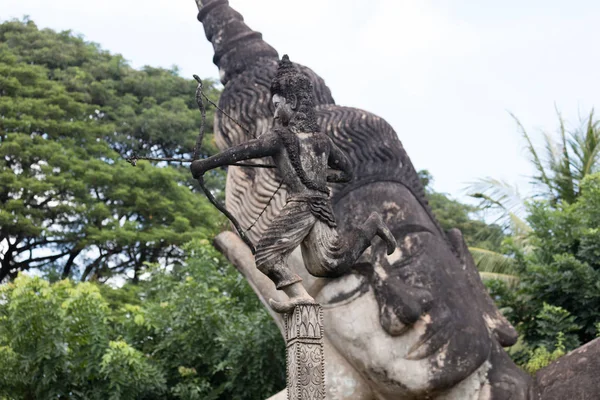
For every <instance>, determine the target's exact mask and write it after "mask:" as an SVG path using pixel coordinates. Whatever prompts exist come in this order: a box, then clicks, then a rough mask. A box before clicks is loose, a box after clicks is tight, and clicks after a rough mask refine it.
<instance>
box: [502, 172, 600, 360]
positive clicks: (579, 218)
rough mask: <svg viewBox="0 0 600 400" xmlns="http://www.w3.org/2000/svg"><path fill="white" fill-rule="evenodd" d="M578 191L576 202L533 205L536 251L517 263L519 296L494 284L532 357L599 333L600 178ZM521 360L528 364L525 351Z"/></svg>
mask: <svg viewBox="0 0 600 400" xmlns="http://www.w3.org/2000/svg"><path fill="white" fill-rule="evenodd" d="M578 188H579V190H578V191H579V195H578V196H577V198H576V199H575V201H574V202H572V203H567V202H558V203H557V202H554V201H552V200H551V199H549V200H538V201H535V202H533V203H531V204H530V205H529V208H528V212H529V215H528V217H527V222H528V224H529V226H531V234H530V238H529V239H530V241H531V243H532V250H531V251H530V252H529V253H527V254H525V255H524V256H523V257H520V258H519V259H518V260H517V262H518V263H519V264H520V269H521V271H522V272H521V274H520V284H519V286H518V288H517V290H516V291H515V290H512V291H507V290H506V288H505V287H504V285H503V284H501V283H498V282H496V283H492V284H490V289H491V292H492V297H493V298H495V299H496V301H497V303H498V305H499V306H500V307H502V308H503V309H505V310H506V311H507V316H508V317H509V319H510V320H511V322H512V323H513V324H514V325H515V326H516V327H517V329H518V330H519V332H520V333H521V334H522V336H523V339H524V346H525V348H526V353H528V354H529V355H531V354H533V353H535V349H538V348H542V347H543V348H544V349H546V350H547V351H550V352H551V351H553V350H554V349H557V348H560V347H561V346H562V348H563V350H564V351H569V350H572V349H574V348H575V347H577V346H578V345H580V344H582V343H586V342H588V341H590V340H592V339H594V338H595V337H596V336H597V335H598V334H600V331H599V330H598V327H599V325H598V321H600V233H599V232H600V231H599V229H598V226H600V173H596V174H591V175H588V176H586V177H585V178H584V179H583V180H582V181H581V182H580V183H579V185H578ZM541 352H542V353H543V351H541ZM538 353H540V351H538ZM519 357H521V360H522V361H523V360H525V361H526V360H527V356H523V354H522V352H521V354H520V355H519Z"/></svg>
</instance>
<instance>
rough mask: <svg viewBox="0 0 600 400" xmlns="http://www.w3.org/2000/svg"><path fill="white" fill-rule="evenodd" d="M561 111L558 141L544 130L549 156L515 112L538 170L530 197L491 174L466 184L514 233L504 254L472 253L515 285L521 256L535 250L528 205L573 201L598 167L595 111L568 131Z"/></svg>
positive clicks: (481, 264) (598, 129)
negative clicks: (579, 124)
mask: <svg viewBox="0 0 600 400" xmlns="http://www.w3.org/2000/svg"><path fill="white" fill-rule="evenodd" d="M557 114H558V119H559V129H558V134H559V141H555V140H554V139H553V137H552V136H551V135H549V134H548V133H545V134H544V138H545V153H546V154H545V156H543V155H542V153H541V152H540V151H539V150H538V149H537V148H536V147H535V146H534V145H533V142H532V140H531V137H530V136H529V134H528V133H527V131H526V130H525V128H524V127H523V125H522V124H521V123H520V121H519V120H518V119H517V118H516V117H515V116H514V115H513V118H514V119H515V121H516V122H517V125H518V128H519V130H520V131H521V133H522V135H523V137H524V139H525V141H526V143H527V146H526V149H527V151H528V152H529V155H530V159H531V162H532V164H533V166H534V168H535V171H536V175H535V176H533V177H532V183H533V185H534V189H535V193H534V195H533V196H532V197H531V198H530V199H524V198H523V197H522V196H521V195H520V194H519V191H518V188H516V187H514V186H512V185H510V184H508V183H506V182H502V181H499V180H497V179H494V178H489V177H488V178H484V179H480V180H479V181H478V182H475V183H474V184H472V185H470V186H469V187H468V188H467V191H468V193H469V194H470V195H471V196H472V197H474V198H476V199H479V200H480V205H479V206H480V207H482V208H484V209H491V210H492V211H495V212H497V215H498V219H497V221H498V223H499V224H500V225H501V226H502V227H503V229H504V230H505V231H506V232H510V238H507V239H506V240H505V246H504V247H503V251H502V252H497V251H480V250H477V249H475V250H474V251H472V253H473V256H474V257H475V259H476V262H477V264H478V267H479V268H480V270H481V271H488V272H493V273H496V274H498V273H499V275H496V276H498V277H501V278H503V279H505V280H506V281H507V282H511V283H513V284H514V283H515V282H516V281H517V280H518V275H519V274H520V273H521V272H522V269H520V268H519V265H520V264H519V263H518V262H516V261H517V259H519V258H522V257H523V256H524V255H525V254H527V253H529V252H531V251H532V250H533V247H532V246H533V245H532V243H531V242H530V240H529V238H530V236H531V234H532V229H531V226H530V225H529V224H528V222H527V219H526V215H527V209H528V207H527V203H528V202H531V201H534V200H540V199H543V200H546V201H547V202H548V203H549V204H550V205H552V206H557V205H559V204H571V203H573V202H575V201H576V200H577V198H578V197H579V196H580V195H581V193H582V190H583V189H582V182H583V181H584V179H585V178H586V177H587V176H589V175H590V174H593V173H595V172H597V171H600V126H599V125H598V123H599V122H598V121H596V120H595V119H594V111H593V110H592V111H591V112H590V114H589V116H588V118H587V119H586V120H584V121H583V122H582V124H581V126H580V127H579V128H577V129H575V130H573V131H570V132H568V131H567V129H566V127H565V122H564V120H563V118H562V116H561V115H560V113H558V111H557ZM521 265H522V263H521ZM492 276H494V275H492Z"/></svg>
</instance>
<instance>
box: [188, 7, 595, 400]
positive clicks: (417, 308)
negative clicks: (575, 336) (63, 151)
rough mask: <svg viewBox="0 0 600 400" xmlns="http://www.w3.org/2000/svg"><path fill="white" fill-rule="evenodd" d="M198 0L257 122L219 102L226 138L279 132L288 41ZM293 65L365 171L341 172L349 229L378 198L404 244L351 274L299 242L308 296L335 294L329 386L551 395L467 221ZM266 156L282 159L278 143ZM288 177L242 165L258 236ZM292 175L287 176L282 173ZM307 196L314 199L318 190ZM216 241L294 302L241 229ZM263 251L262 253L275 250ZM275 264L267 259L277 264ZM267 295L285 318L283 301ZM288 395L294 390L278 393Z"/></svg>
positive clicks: (383, 246)
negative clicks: (491, 284) (279, 84)
mask: <svg viewBox="0 0 600 400" xmlns="http://www.w3.org/2000/svg"><path fill="white" fill-rule="evenodd" d="M196 1H197V4H198V8H199V14H198V19H199V20H200V21H201V22H202V24H203V26H204V30H205V33H206V37H207V38H208V40H209V41H211V43H212V44H213V47H214V50H215V55H214V58H213V61H214V63H215V64H216V65H217V66H218V67H219V72H220V76H221V81H222V83H223V84H224V85H225V87H224V90H223V93H222V96H221V99H220V101H219V105H220V107H221V108H222V109H223V110H225V111H226V112H227V113H228V114H230V115H231V116H232V117H233V118H234V119H236V120H238V121H241V123H242V124H243V125H245V126H246V127H248V128H249V133H248V132H247V131H245V130H244V129H242V128H241V127H240V126H238V125H236V124H234V123H232V122H231V121H230V120H229V119H228V118H226V117H225V116H224V115H222V114H217V116H216V118H215V133H216V138H217V144H218V146H219V147H220V148H221V149H227V148H230V147H234V148H236V146H239V145H241V144H243V143H245V142H248V141H249V140H251V139H253V138H261V137H263V136H264V137H268V136H269V135H271V133H270V132H273V131H277V130H278V129H281V127H280V126H278V124H275V125H274V123H273V115H274V112H275V109H281V107H282V104H283V100H282V98H285V99H286V100H285V104H286V105H285V106H283V107H284V108H285V107H287V104H288V102H289V101H290V99H289V98H287V97H286V96H285V95H283V96H279V97H278V98H277V99H278V100H276V101H275V103H277V104H273V102H272V101H271V100H272V96H271V82H272V80H273V79H274V78H275V77H276V75H277V68H278V62H279V55H278V53H277V51H275V49H273V48H272V47H271V46H270V45H268V44H267V43H266V42H265V41H264V40H262V36H261V34H260V33H258V32H255V31H252V30H251V29H250V28H248V26H246V24H245V23H244V22H243V18H242V16H241V15H240V14H239V13H238V12H236V11H235V10H233V9H232V8H231V7H230V6H229V4H228V2H227V0H196ZM294 65H295V68H297V69H298V70H300V71H302V72H303V73H304V75H305V76H307V77H308V79H309V80H310V82H311V83H312V87H313V94H312V96H313V100H314V104H315V116H316V124H317V125H318V127H314V128H311V130H313V129H314V131H318V132H322V133H326V134H327V136H328V137H329V138H330V139H331V142H332V143H333V145H335V146H337V147H338V148H339V149H341V151H342V152H343V153H345V154H346V156H347V159H348V162H349V169H351V170H352V171H353V179H352V181H350V182H331V183H330V184H329V185H328V188H329V190H330V191H331V205H332V209H333V214H334V215H335V222H336V225H337V227H336V232H338V234H339V236H340V237H349V236H350V235H352V232H353V231H354V228H353V227H356V226H361V224H362V223H363V222H364V221H365V220H368V218H369V216H370V215H371V213H372V212H377V214H379V215H380V216H381V218H382V220H383V222H385V224H386V225H387V226H388V227H389V230H390V231H391V233H392V235H393V237H394V239H395V241H396V243H397V246H396V247H395V249H394V251H393V252H392V253H391V254H386V253H389V251H388V249H387V247H388V245H389V244H390V243H391V240H379V239H375V240H374V241H373V243H372V245H371V247H369V248H368V249H367V250H366V251H365V252H364V253H363V254H362V256H361V257H360V258H359V259H358V260H357V261H356V263H354V265H353V266H352V267H351V268H348V266H347V265H346V266H344V268H340V270H339V271H337V272H342V271H343V273H342V274H341V275H340V276H338V277H330V275H329V274H327V273H324V274H321V275H324V277H319V276H313V275H311V274H310V273H308V272H307V268H309V267H308V265H306V266H305V264H304V258H303V257H302V253H301V252H302V251H303V250H304V249H296V250H295V251H294V252H292V253H291V255H290V256H289V257H288V258H287V262H286V264H285V265H286V267H287V272H286V274H287V273H290V275H291V276H294V274H295V275H297V276H299V277H301V278H302V280H303V282H302V283H303V287H304V288H306V293H307V294H308V296H310V297H311V298H314V299H315V300H316V301H317V302H318V303H319V304H321V305H322V307H323V320H324V325H325V327H326V328H325V337H324V350H325V360H326V365H325V375H326V382H327V386H326V390H327V393H326V398H327V399H328V400H350V399H352V400H376V399H377V400H381V399H384V400H392V399H394V400H402V399H445V400H476V399H478V400H484V399H493V400H508V399H511V400H520V399H530V400H534V399H536V400H537V399H539V398H540V399H544V398H546V397H541V396H542V394H544V396H545V393H546V392H545V391H544V390H543V387H541V386H540V385H543V383H541V381H538V383H537V384H536V383H534V380H533V379H532V378H531V377H530V376H529V375H528V374H526V373H524V372H523V371H521V370H520V369H519V368H518V367H517V366H516V365H515V364H514V363H513V362H512V361H511V360H510V358H509V357H508V355H507V354H506V352H505V351H504V350H503V348H502V347H505V346H511V345H512V344H514V343H515V342H516V340H517V333H516V331H515V329H514V328H513V327H512V326H511V325H510V323H508V321H507V320H506V319H505V318H504V317H503V316H502V314H501V313H500V312H499V311H498V309H497V308H496V307H495V305H494V303H493V301H492V300H491V298H490V297H489V295H488V294H487V291H486V289H485V287H484V285H483V284H482V282H481V280H480V278H479V275H478V272H477V270H476V268H475V265H474V262H473V259H472V258H471V256H470V254H469V252H468V250H467V247H466V245H465V243H464V240H463V238H462V235H461V233H460V231H458V230H456V229H454V230H450V231H448V232H444V231H443V230H442V229H441V228H440V226H439V224H438V223H437V221H436V220H435V218H434V216H433V214H432V212H431V209H430V208H429V206H428V204H427V201H426V199H425V195H424V190H423V187H422V185H421V183H420V181H419V179H418V176H417V173H416V171H415V169H414V167H413V166H412V163H411V161H410V159H409V158H408V155H407V154H406V151H405V150H404V148H403V146H402V144H401V143H400V141H399V140H398V136H397V134H396V133H395V132H394V130H393V129H392V127H391V126H390V125H389V124H387V123H386V122H385V121H384V120H383V119H381V118H379V117H377V116H375V115H373V114H370V113H368V112H366V111H363V110H359V109H355V108H349V107H342V106H338V105H336V104H335V102H334V100H333V98H332V96H331V93H330V91H329V89H328V88H327V86H326V85H325V83H324V81H323V80H322V79H321V78H320V77H319V76H318V75H316V74H315V73H314V72H313V71H311V70H310V69H308V68H306V67H304V66H301V65H298V64H294ZM291 100H292V101H291V105H293V104H294V101H293V99H291ZM284 118H285V117H284ZM259 140H260V139H259ZM324 142H325V141H324ZM327 143H329V142H327ZM333 145H331V148H333ZM328 146H330V145H328ZM256 154H258V153H256ZM256 154H255V155H256ZM260 154H262V155H264V156H267V154H264V153H260ZM271 158H273V160H271ZM253 162H256V163H272V162H275V163H277V162H279V161H277V156H275V152H273V153H272V154H271V155H270V157H266V159H264V160H258V161H253ZM344 162H345V161H344ZM206 166H207V165H206V164H205V165H204V166H203V167H202V168H200V170H201V169H204V168H206ZM288 168H289V167H288ZM345 168H346V167H344V168H341V169H345ZM291 169H293V167H292V168H291ZM282 171H285V170H284V169H282ZM294 176H297V174H294ZM286 179H287V178H286V177H285V173H280V172H277V170H276V169H266V168H261V169H257V168H246V167H238V166H232V167H229V170H228V174H227V187H226V205H227V208H228V209H229V210H230V211H231V212H232V213H234V214H235V216H236V218H237V219H238V220H239V221H240V222H241V224H242V225H244V226H245V227H249V228H251V229H249V230H248V232H247V235H248V237H249V238H251V239H252V241H253V243H257V242H258V243H260V242H259V240H260V238H261V237H263V236H264V237H268V236H269V235H266V236H265V234H266V233H268V231H269V229H271V228H270V227H271V226H272V224H273V222H274V221H277V218H279V216H282V215H283V216H285V213H286V211H284V210H285V207H286V204H289V203H288V202H286V199H288V198H292V197H294V196H296V195H297V194H298V192H297V189H296V188H295V187H294V183H293V181H291V182H292V183H291V184H288V181H287V180H286ZM282 180H283V181H284V182H285V184H280V182H281V181H282ZM296 182H297V181H296ZM316 192H318V191H316ZM302 204H304V206H303V207H307V208H310V204H309V203H302ZM305 213H308V211H305ZM313 215H314V214H313ZM314 219H315V221H316V220H319V221H323V220H322V219H320V218H319V217H314ZM319 224H320V225H319V226H322V227H327V226H328V225H327V223H326V222H325V223H322V222H320V223H319ZM375 225H377V224H375ZM329 227H330V228H331V226H329ZM380 229H382V228H381V226H380ZM381 232H383V231H382V230H380V233H381ZM298 236H300V235H298ZM382 236H384V237H385V235H382ZM265 240H266V239H265ZM296 240H297V239H296ZM369 241H370V239H369ZM215 244H216V246H217V247H218V248H219V249H220V250H221V251H222V252H223V253H224V254H225V255H226V256H227V257H228V259H229V260H230V261H231V262H232V263H233V264H234V265H235V266H236V267H237V268H238V270H239V271H240V272H241V273H242V274H243V275H244V276H245V277H246V279H247V280H248V282H249V283H250V285H251V286H252V288H253V289H254V290H255V292H256V293H257V295H258V296H259V298H260V299H261V301H262V302H263V303H264V304H265V305H267V300H268V299H274V300H275V301H276V302H278V303H274V304H285V302H286V301H287V298H286V297H285V295H283V294H282V293H281V291H278V290H276V288H275V286H274V285H273V283H272V281H271V280H270V279H268V278H267V277H266V276H264V274H262V273H261V272H260V271H258V269H257V268H256V264H257V263H255V260H254V257H253V256H252V253H251V251H250V249H249V248H248V246H246V245H245V244H244V243H243V242H242V240H241V239H240V238H239V237H238V236H237V235H236V234H234V233H232V232H224V233H222V234H220V235H219V236H218V237H217V238H216V239H215ZM258 247H259V248H260V247H261V246H260V245H259V246H258ZM300 247H303V246H300ZM286 251H287V249H286ZM267 253H268V252H267ZM305 254H306V253H305ZM258 255H259V254H257V262H258V263H261V262H262V260H264V259H268V257H266V258H260V257H258ZM342 264H343V263H341V264H340V265H342ZM267 265H268V263H267V264H264V268H265V270H266V271H269V269H270V268H276V267H274V266H269V267H267ZM317 275H319V274H317ZM334 275H337V274H334ZM294 279H296V278H294ZM290 295H291V298H292V299H294V297H298V296H296V294H294V293H290ZM302 296H306V295H305V294H301V295H300V296H299V297H301V298H302ZM267 309H268V310H269V312H270V313H271V315H272V316H273V318H274V320H275V321H276V323H277V324H278V326H279V327H280V329H282V330H283V328H282V320H283V319H282V317H281V314H278V313H276V312H273V310H272V309H271V308H270V307H267ZM596 359H597V358H596ZM586 362H591V361H586ZM596 364H597V361H596ZM547 376H556V374H554V375H547ZM595 381H596V382H597V381H598V380H597V379H596V380H595ZM588 394H589V396H588V397H583V396H582V397H581V398H582V399H586V400H588V399H589V400H591V399H593V398H594V397H593V396H595V394H597V392H594V391H588ZM285 397H286V394H285V392H281V393H279V394H277V395H275V396H274V397H273V398H272V399H273V400H275V399H277V400H279V399H284V398H285ZM547 398H548V399H553V398H552V397H547Z"/></svg>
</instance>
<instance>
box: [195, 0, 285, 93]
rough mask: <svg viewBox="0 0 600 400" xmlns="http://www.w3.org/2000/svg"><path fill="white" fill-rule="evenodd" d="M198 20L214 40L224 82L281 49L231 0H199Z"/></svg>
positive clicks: (277, 57)
mask: <svg viewBox="0 0 600 400" xmlns="http://www.w3.org/2000/svg"><path fill="white" fill-rule="evenodd" d="M196 3H197V5H198V9H199V11H200V12H199V13H198V20H199V21H200V22H202V25H203V26H204V32H205V33H206V38H207V39H208V40H209V41H210V42H211V43H212V45H213V49H214V51H215V55H214V57H213V62H214V63H215V65H216V66H217V67H219V72H220V77H221V83H223V85H225V84H226V83H227V82H228V81H229V80H230V79H231V78H232V77H234V76H236V75H239V74H241V73H242V72H243V71H245V70H247V69H248V68H249V67H251V66H252V65H254V64H256V62H257V61H258V60H259V59H261V58H271V59H273V60H278V59H279V55H278V54H277V51H276V50H275V49H274V48H273V47H271V46H270V45H269V44H268V43H267V42H265V41H264V40H263V39H262V34H261V33H260V32H256V31H253V30H252V29H250V28H249V27H248V25H246V24H245V23H244V17H243V16H242V15H241V14H240V13H239V12H237V11H235V10H234V9H233V8H231V7H230V6H229V1H227V0H196Z"/></svg>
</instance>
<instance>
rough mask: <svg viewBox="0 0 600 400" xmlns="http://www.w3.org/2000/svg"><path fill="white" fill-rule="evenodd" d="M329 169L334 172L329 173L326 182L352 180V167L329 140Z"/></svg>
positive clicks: (344, 155) (341, 152) (343, 154)
mask: <svg viewBox="0 0 600 400" xmlns="http://www.w3.org/2000/svg"><path fill="white" fill-rule="evenodd" d="M329 143H330V146H331V148H330V152H329V160H328V164H329V168H331V169H333V170H335V171H329V173H328V174H327V182H350V181H351V180H352V165H351V164H350V160H348V157H346V154H345V153H344V152H343V151H342V150H341V149H340V148H339V147H337V146H336V145H335V143H333V141H332V140H331V139H330V140H329Z"/></svg>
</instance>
